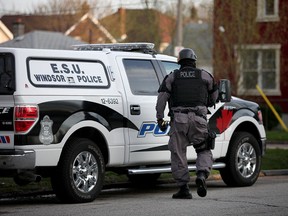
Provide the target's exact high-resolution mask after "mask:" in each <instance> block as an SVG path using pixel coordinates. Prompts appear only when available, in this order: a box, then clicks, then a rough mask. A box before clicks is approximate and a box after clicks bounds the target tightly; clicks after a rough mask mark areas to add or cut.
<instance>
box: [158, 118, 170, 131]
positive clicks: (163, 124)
mask: <svg viewBox="0 0 288 216" xmlns="http://www.w3.org/2000/svg"><path fill="white" fill-rule="evenodd" d="M157 123H158V127H159V128H160V130H161V131H162V132H164V131H166V130H167V128H168V124H169V122H168V121H164V120H163V119H157Z"/></svg>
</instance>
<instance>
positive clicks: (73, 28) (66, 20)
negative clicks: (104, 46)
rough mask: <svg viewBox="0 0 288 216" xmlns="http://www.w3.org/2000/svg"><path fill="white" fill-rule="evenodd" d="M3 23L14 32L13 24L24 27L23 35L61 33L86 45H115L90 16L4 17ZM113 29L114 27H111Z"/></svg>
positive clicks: (105, 31) (113, 39) (101, 26)
mask: <svg viewBox="0 0 288 216" xmlns="http://www.w3.org/2000/svg"><path fill="white" fill-rule="evenodd" d="M1 20H2V21H3V23H4V24H5V25H6V26H7V28H8V29H10V31H11V32H13V31H14V29H13V26H14V24H15V23H21V24H23V26H24V33H28V32H31V31H35V30H41V31H55V32H62V33H65V35H69V36H72V37H75V38H79V39H81V40H82V41H86V42H87V43H110V42H112V43H115V42H116V39H115V38H114V37H113V36H112V35H111V34H110V33H109V31H108V30H107V29H106V28H105V27H104V26H103V25H101V24H100V23H99V21H98V20H97V19H96V18H94V17H93V16H92V15H91V14H89V13H86V14H84V15H81V16H80V14H66V15H63V14H62V15H5V16H3V17H2V18H1ZM113 28H114V26H113Z"/></svg>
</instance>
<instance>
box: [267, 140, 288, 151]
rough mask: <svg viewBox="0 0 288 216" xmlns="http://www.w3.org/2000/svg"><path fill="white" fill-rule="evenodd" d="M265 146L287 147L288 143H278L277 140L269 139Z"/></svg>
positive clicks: (274, 147) (269, 147)
mask: <svg viewBox="0 0 288 216" xmlns="http://www.w3.org/2000/svg"><path fill="white" fill-rule="evenodd" d="M266 148H267V149H277V148H279V149H288V143H286V142H285V143H279V142H276V141H270V142H267V144H266Z"/></svg>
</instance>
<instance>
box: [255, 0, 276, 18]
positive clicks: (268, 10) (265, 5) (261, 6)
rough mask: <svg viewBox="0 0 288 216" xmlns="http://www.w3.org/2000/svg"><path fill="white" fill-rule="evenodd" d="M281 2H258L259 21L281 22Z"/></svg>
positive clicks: (271, 0) (265, 0)
mask: <svg viewBox="0 0 288 216" xmlns="http://www.w3.org/2000/svg"><path fill="white" fill-rule="evenodd" d="M279 20H280V19H279V0H257V21H259V22H276V21H279Z"/></svg>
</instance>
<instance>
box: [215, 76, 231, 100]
mask: <svg viewBox="0 0 288 216" xmlns="http://www.w3.org/2000/svg"><path fill="white" fill-rule="evenodd" d="M218 99H219V101H221V102H229V101H230V100H231V86H230V80H227V79H221V80H220V82H219V96H218Z"/></svg>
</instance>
